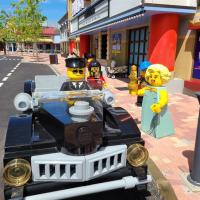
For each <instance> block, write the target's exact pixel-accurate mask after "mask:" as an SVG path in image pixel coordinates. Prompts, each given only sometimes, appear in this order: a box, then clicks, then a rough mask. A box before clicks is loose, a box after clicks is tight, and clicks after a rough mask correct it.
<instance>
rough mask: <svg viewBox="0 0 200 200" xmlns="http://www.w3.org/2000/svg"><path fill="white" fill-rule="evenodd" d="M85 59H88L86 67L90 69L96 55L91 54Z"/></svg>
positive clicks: (86, 55)
mask: <svg viewBox="0 0 200 200" xmlns="http://www.w3.org/2000/svg"><path fill="white" fill-rule="evenodd" d="M84 57H85V59H86V67H88V66H89V64H90V63H91V62H92V61H93V60H95V55H94V54H91V53H89V54H85V56H84Z"/></svg>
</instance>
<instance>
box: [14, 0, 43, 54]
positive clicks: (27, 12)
mask: <svg viewBox="0 0 200 200" xmlns="http://www.w3.org/2000/svg"><path fill="white" fill-rule="evenodd" d="M42 2H44V0H20V1H19V2H16V3H12V6H13V8H14V14H15V23H16V26H17V34H16V40H17V41H18V42H19V43H24V42H32V43H33V44H35V48H36V52H37V58H38V51H37V42H38V39H39V38H40V37H41V34H42V24H43V22H44V21H45V20H46V17H45V16H43V15H42V14H41V12H40V9H39V6H40V3H42Z"/></svg>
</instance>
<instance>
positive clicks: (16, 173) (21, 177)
mask: <svg viewBox="0 0 200 200" xmlns="http://www.w3.org/2000/svg"><path fill="white" fill-rule="evenodd" d="M3 177H4V182H5V183H6V184H7V185H9V186H15V187H18V186H22V185H24V184H26V183H27V182H28V180H29V179H30V177H31V165H30V164H29V162H28V161H27V160H24V159H14V160H11V161H10V162H8V163H7V164H6V166H5V168H4V173H3Z"/></svg>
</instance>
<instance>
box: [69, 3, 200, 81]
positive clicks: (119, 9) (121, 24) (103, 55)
mask: <svg viewBox="0 0 200 200" xmlns="http://www.w3.org/2000/svg"><path fill="white" fill-rule="evenodd" d="M77 2H78V3H77ZM77 4H78V5H79V7H76V9H74V5H77ZM83 7H84V8H83ZM196 9H197V0H190V1H187V0H176V1H174V0H154V1H153V0H135V1H132V0H124V1H121V0H96V1H90V4H89V5H88V1H87V6H85V1H82V0H68V17H69V21H70V42H69V48H70V51H76V52H78V54H79V55H80V56H83V55H84V53H86V52H91V53H94V54H96V56H97V58H99V59H104V60H106V61H110V60H115V61H116V62H117V64H118V65H128V66H131V65H133V64H135V65H137V66H138V65H139V64H140V63H141V62H142V61H144V60H149V61H150V62H152V63H161V64H163V65H165V66H167V67H168V68H169V69H170V71H173V73H174V76H175V77H178V78H182V79H193V78H195V77H197V78H199V79H200V77H199V76H198V75H197V76H196V75H195V76H194V77H193V75H192V73H193V65H194V59H193V57H194V54H195V51H196V50H195V41H196V38H197V37H198V33H196V32H198V31H195V30H193V29H191V28H190V27H189V24H190V22H191V21H193V20H194V16H195V13H196V12H197V10H196ZM72 10H73V12H72ZM74 10H75V11H76V12H75V11H74ZM195 74H196V72H195Z"/></svg>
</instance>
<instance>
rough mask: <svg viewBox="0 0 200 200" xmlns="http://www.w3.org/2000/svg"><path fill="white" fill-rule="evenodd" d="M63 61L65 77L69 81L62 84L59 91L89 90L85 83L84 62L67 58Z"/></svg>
mask: <svg viewBox="0 0 200 200" xmlns="http://www.w3.org/2000/svg"><path fill="white" fill-rule="evenodd" d="M65 61H66V67H67V77H68V78H69V79H70V81H67V82H65V83H63V85H62V87H61V91H66V90H84V89H89V86H88V84H87V82H86V81H85V68H86V67H85V65H86V64H85V60H84V59H83V58H68V59H66V60H65Z"/></svg>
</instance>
